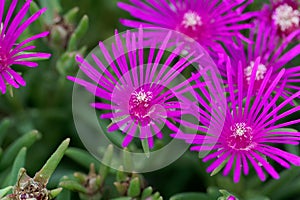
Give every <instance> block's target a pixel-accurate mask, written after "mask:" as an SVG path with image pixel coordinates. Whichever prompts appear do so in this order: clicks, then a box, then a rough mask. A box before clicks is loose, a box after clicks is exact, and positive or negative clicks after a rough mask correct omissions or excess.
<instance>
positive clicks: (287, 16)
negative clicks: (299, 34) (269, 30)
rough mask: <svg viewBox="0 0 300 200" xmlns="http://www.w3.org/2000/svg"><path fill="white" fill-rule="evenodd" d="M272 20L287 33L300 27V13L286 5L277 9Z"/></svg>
mask: <svg viewBox="0 0 300 200" xmlns="http://www.w3.org/2000/svg"><path fill="white" fill-rule="evenodd" d="M272 19H273V20H274V22H275V24H276V25H277V26H279V27H280V30H281V31H286V30H288V29H290V28H292V27H294V26H295V27H298V26H299V21H300V12H299V10H294V9H293V7H291V6H289V5H288V4H286V3H285V4H283V5H280V6H278V7H277V8H276V9H275V11H274V13H273V15H272Z"/></svg>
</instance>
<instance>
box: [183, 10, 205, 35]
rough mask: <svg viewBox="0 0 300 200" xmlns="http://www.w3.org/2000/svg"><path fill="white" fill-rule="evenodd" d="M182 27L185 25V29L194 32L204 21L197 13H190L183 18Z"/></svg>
mask: <svg viewBox="0 0 300 200" xmlns="http://www.w3.org/2000/svg"><path fill="white" fill-rule="evenodd" d="M182 25H184V28H188V27H191V28H192V29H193V30H196V26H201V25H202V20H201V17H200V16H199V15H198V14H197V13H196V12H193V11H188V12H187V13H185V14H184V16H183V21H182Z"/></svg>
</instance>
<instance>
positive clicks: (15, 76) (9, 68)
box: [0, 0, 50, 94]
mask: <svg viewBox="0 0 300 200" xmlns="http://www.w3.org/2000/svg"><path fill="white" fill-rule="evenodd" d="M17 2H18V0H13V1H12V3H11V4H10V6H9V9H8V12H7V14H6V16H4V15H3V13H4V6H5V0H0V22H1V30H0V32H1V33H0V90H1V92H2V93H3V94H4V93H5V92H6V84H9V85H11V86H13V87H14V88H19V87H20V86H25V84H26V83H25V80H24V79H23V78H22V76H21V75H20V74H19V73H17V72H16V71H15V70H14V69H13V65H22V66H27V67H36V66H38V64H37V63H36V62H33V61H30V59H33V58H49V57H50V54H47V53H35V52H26V51H32V50H33V49H35V46H33V45H30V42H32V41H34V40H36V39H38V38H42V37H45V36H47V35H48V32H43V33H39V34H37V35H34V36H30V37H29V38H27V39H25V40H23V41H19V42H18V43H17V40H18V38H19V37H20V35H21V34H22V33H23V32H24V31H25V30H26V29H27V28H28V26H29V25H30V24H31V23H33V22H34V21H35V20H37V19H38V18H39V17H40V15H41V14H42V13H44V12H45V11H46V8H44V9H41V10H40V11H38V12H37V13H35V14H33V15H32V16H31V17H29V18H28V19H25V15H26V14H27V12H28V9H29V7H30V3H31V0H28V1H26V3H25V4H24V5H23V6H22V8H21V9H20V10H19V11H18V13H17V14H16V15H15V16H14V17H12V15H13V13H14V11H15V8H16V5H17Z"/></svg>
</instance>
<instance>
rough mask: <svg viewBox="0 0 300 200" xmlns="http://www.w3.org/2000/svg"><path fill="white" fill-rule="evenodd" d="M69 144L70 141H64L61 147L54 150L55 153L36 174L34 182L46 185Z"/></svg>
mask: <svg viewBox="0 0 300 200" xmlns="http://www.w3.org/2000/svg"><path fill="white" fill-rule="evenodd" d="M69 143H70V139H66V140H64V141H63V142H62V143H61V145H60V146H59V147H58V148H57V149H56V151H55V152H54V153H53V154H52V155H51V157H50V158H49V159H48V160H47V162H46V164H45V165H44V166H43V167H42V169H41V170H40V171H39V172H37V173H36V174H35V176H34V178H33V179H34V180H35V181H37V182H40V183H43V184H45V185H46V184H47V183H48V181H49V179H50V177H51V175H52V174H53V172H54V170H55V169H56V167H57V165H58V164H59V162H60V160H61V159H62V157H63V156H64V154H65V151H66V150H67V148H68V146H69Z"/></svg>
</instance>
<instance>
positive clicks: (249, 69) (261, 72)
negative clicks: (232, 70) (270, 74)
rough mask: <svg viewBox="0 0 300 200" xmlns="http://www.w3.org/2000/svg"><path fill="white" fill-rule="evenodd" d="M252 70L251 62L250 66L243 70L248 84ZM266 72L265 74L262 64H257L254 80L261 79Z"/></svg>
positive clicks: (265, 69) (265, 68)
mask: <svg viewBox="0 0 300 200" xmlns="http://www.w3.org/2000/svg"><path fill="white" fill-rule="evenodd" d="M253 68H254V62H253V61H251V62H250V65H249V66H248V67H246V68H245V69H244V73H245V76H246V79H247V81H248V82H249V81H250V77H251V74H252V71H253ZM266 72H267V67H266V66H265V65H264V64H259V65H258V68H257V71H256V76H255V80H261V79H263V78H264V77H265V73H266Z"/></svg>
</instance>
